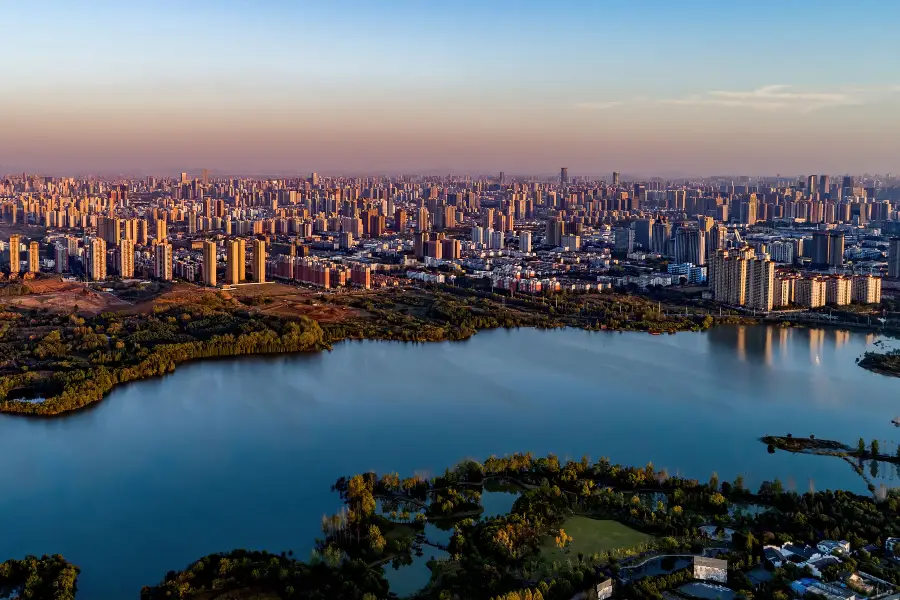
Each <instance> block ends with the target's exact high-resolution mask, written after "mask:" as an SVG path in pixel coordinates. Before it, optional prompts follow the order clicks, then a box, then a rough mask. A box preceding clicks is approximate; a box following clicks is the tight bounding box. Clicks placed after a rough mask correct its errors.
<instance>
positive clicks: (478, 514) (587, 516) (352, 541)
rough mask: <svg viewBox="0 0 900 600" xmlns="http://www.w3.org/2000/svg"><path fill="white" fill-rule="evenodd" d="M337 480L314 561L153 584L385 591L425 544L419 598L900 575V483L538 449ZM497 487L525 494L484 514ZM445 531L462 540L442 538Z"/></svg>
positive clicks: (202, 595)
mask: <svg viewBox="0 0 900 600" xmlns="http://www.w3.org/2000/svg"><path fill="white" fill-rule="evenodd" d="M333 490H334V491H335V492H337V493H338V494H339V495H340V497H341V498H342V499H343V501H344V507H343V508H342V509H341V510H340V511H339V512H338V513H336V514H335V515H333V516H331V517H327V516H326V517H324V518H323V519H322V537H321V539H319V540H318V541H317V542H316V549H315V550H314V551H313V553H312V556H311V558H310V559H309V560H308V561H305V562H304V561H300V560H298V559H297V558H295V557H294V556H292V554H291V553H282V554H270V553H266V552H258V551H249V550H235V551H232V552H228V553H222V554H214V555H210V556H207V557H204V558H202V559H200V560H198V561H197V562H195V563H194V564H192V565H190V566H189V567H188V568H187V569H185V570H184V571H181V572H171V573H169V574H167V575H166V576H165V578H164V579H163V581H161V582H160V583H159V584H158V585H155V586H149V587H146V588H144V589H143V590H142V592H141V598H142V599H143V600H155V599H161V598H182V599H204V600H206V599H211V598H217V599H223V600H224V599H225V598H257V599H276V598H300V599H312V598H316V599H319V598H322V599H324V598H331V599H354V600H376V599H385V598H391V597H396V596H394V595H393V594H392V592H391V590H390V586H389V584H388V581H387V578H386V576H385V572H386V571H387V570H389V569H392V568H398V569H403V568H404V566H405V565H408V564H410V563H411V562H412V561H413V560H421V559H422V558H425V560H426V562H427V565H428V568H429V570H430V573H431V577H430V580H429V581H428V582H427V583H426V584H425V585H424V587H423V588H422V589H421V590H420V591H418V592H417V593H415V594H413V596H412V597H413V598H416V599H419V600H451V599H460V600H462V599H466V600H469V599H471V600H479V599H484V600H493V599H496V598H500V599H522V598H530V599H531V600H534V599H536V598H537V599H545V600H554V599H559V600H569V599H571V598H594V599H599V598H609V597H617V598H630V599H635V600H641V599H649V598H663V597H665V598H706V597H715V598H735V597H743V598H753V597H760V598H774V599H778V600H786V599H787V598H790V597H796V596H798V595H803V594H805V593H807V592H809V593H812V594H818V595H825V596H826V597H831V596H829V595H828V594H831V593H834V591H835V590H846V591H848V593H849V592H852V594H855V596H853V597H859V598H862V597H866V596H878V597H880V596H882V595H887V594H889V593H893V592H894V590H895V587H896V585H897V584H898V583H900V569H898V567H897V563H896V562H894V560H893V558H892V557H893V551H894V544H895V543H896V542H897V541H900V540H898V539H897V536H900V522H898V520H897V517H896V515H897V511H898V510H900V492H898V491H895V490H892V491H890V492H888V494H887V495H886V496H885V497H884V498H882V499H880V500H874V499H872V498H866V497H862V496H858V495H855V494H852V493H849V492H843V491H822V492H815V493H806V494H798V493H796V492H794V491H789V490H786V489H785V486H784V485H783V484H782V483H781V482H779V481H778V480H775V481H772V482H765V483H763V485H762V486H760V488H759V490H758V491H756V492H753V491H751V490H750V489H748V488H747V486H746V485H745V484H744V481H743V478H741V477H737V478H736V479H735V480H734V481H731V482H729V481H720V479H719V477H718V476H717V475H716V474H715V473H713V474H712V475H711V477H710V478H709V480H708V481H698V480H695V479H685V478H682V477H675V476H672V475H670V474H668V473H666V472H665V471H664V470H658V469H656V468H655V467H654V466H653V465H652V464H647V465H645V466H643V467H634V466H624V465H617V464H613V463H611V462H610V461H609V460H608V459H606V458H600V459H599V460H596V461H592V460H591V459H589V458H587V457H583V458H582V459H581V460H570V461H562V460H560V459H559V458H558V457H557V456H555V455H553V454H550V455H547V456H544V457H536V456H534V455H532V454H530V453H518V454H513V455H509V456H505V457H496V456H492V457H489V458H487V459H486V460H484V461H483V462H477V461H474V460H466V461H464V462H462V463H460V464H458V465H456V466H454V467H452V468H448V469H446V470H445V471H444V473H442V474H440V475H438V476H435V477H433V478H431V479H424V478H422V477H419V476H415V475H412V476H407V477H401V476H400V475H399V474H397V473H384V474H376V473H359V474H355V475H350V476H347V477H342V478H340V479H339V480H338V481H336V482H335V484H334V486H333ZM486 493H508V494H514V496H515V501H514V503H513V504H512V508H511V509H510V510H509V511H508V512H505V513H503V514H495V515H484V514H483V510H484V507H483V505H482V499H483V495H484V494H486ZM850 515H852V517H851V516H850ZM441 531H443V532H446V534H445V538H444V539H445V540H447V541H443V542H442V541H440V540H437V539H432V538H433V536H434V535H435V534H436V533H439V532H441ZM436 554H439V555H440V556H436V557H435V558H428V557H429V556H432V555H436ZM848 593H842V594H843V595H842V597H844V598H848V599H849V598H850V597H851V595H852V594H851V595H848ZM709 594H712V596H709Z"/></svg>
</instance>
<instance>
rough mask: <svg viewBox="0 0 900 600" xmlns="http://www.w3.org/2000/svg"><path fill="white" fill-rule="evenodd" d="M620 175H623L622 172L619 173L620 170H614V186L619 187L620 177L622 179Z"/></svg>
mask: <svg viewBox="0 0 900 600" xmlns="http://www.w3.org/2000/svg"><path fill="white" fill-rule="evenodd" d="M620 177H621V176H620V174H619V172H618V171H613V182H612V184H613V186H614V187H619V179H620Z"/></svg>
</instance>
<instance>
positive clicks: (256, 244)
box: [250, 240, 266, 283]
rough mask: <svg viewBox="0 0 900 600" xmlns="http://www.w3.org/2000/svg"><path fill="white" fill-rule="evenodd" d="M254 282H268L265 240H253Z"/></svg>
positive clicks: (252, 264) (252, 265) (252, 263)
mask: <svg viewBox="0 0 900 600" xmlns="http://www.w3.org/2000/svg"><path fill="white" fill-rule="evenodd" d="M250 266H251V267H252V271H253V272H252V275H253V281H255V282H256V283H265V281H266V243H265V242H264V241H263V240H253V262H251V263H250Z"/></svg>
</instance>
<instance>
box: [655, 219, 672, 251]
mask: <svg viewBox="0 0 900 600" xmlns="http://www.w3.org/2000/svg"><path fill="white" fill-rule="evenodd" d="M671 237H672V224H671V223H669V222H668V221H663V220H658V221H656V222H655V223H653V234H652V235H651V236H650V251H651V252H655V253H656V254H666V253H667V252H668V251H669V240H670V239H671Z"/></svg>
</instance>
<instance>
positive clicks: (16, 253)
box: [9, 234, 22, 273]
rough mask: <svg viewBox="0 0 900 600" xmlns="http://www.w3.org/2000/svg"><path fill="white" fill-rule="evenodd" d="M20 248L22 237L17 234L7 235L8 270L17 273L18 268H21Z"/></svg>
mask: <svg viewBox="0 0 900 600" xmlns="http://www.w3.org/2000/svg"><path fill="white" fill-rule="evenodd" d="M21 249H22V238H21V236H19V235H16V234H13V235H11V236H9V272H10V273H18V272H19V269H20V268H22V261H21V258H22V256H21V253H20V252H21Z"/></svg>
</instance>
